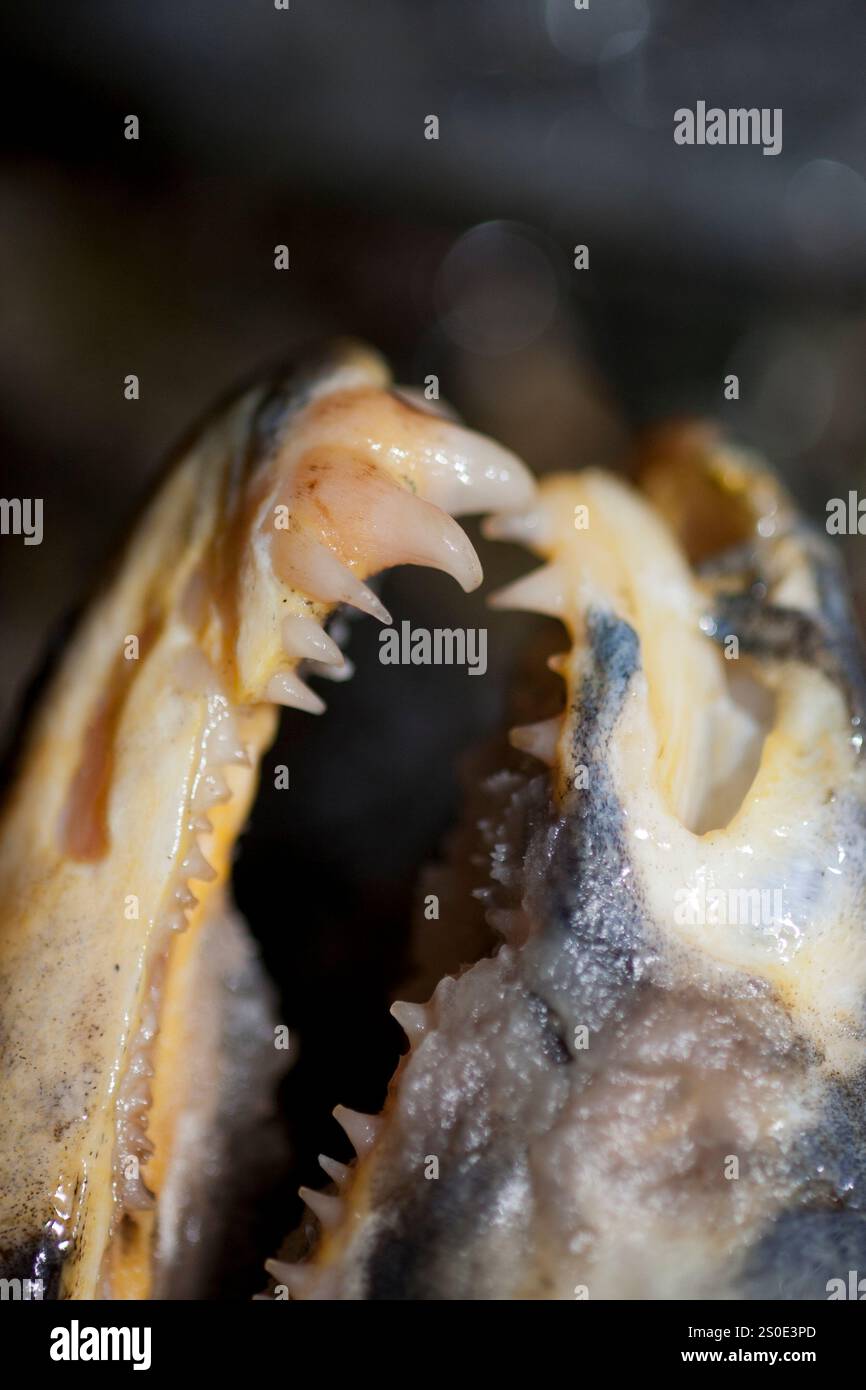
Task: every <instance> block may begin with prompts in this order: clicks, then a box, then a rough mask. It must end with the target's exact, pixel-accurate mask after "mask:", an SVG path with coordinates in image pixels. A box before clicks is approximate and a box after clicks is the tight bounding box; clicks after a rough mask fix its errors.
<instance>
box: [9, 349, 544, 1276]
mask: <svg viewBox="0 0 866 1390" xmlns="http://www.w3.org/2000/svg"><path fill="white" fill-rule="evenodd" d="M531 492H532V483H531V480H530V479H529V476H528V474H527V473H526V471H525V469H523V467H522V465H521V464H520V463H519V462H518V461H517V460H516V459H515V458H514V457H513V456H512V455H510V454H508V453H507V451H505V450H499V449H498V448H497V447H496V446H494V445H492V444H490V443H489V442H488V441H486V440H483V439H480V438H479V437H478V436H474V435H472V434H471V433H470V432H468V431H466V430H464V429H462V428H461V427H460V426H458V425H455V424H454V423H453V422H451V421H447V420H443V419H441V418H438V417H435V416H431V415H429V414H426V413H424V412H422V411H419V410H417V409H414V408H413V407H412V406H410V405H408V404H406V403H405V402H404V401H402V400H400V399H399V398H397V397H396V396H395V395H393V394H392V393H391V392H390V390H389V389H388V378H387V373H386V370H385V368H384V366H383V364H382V363H381V361H380V360H379V359H378V358H377V357H375V355H373V354H370V353H368V352H366V350H362V349H359V348H357V347H354V346H351V345H342V346H340V347H338V348H337V349H336V350H334V351H333V352H331V353H330V354H326V355H325V356H324V357H322V358H320V359H318V361H317V362H315V363H314V365H313V366H312V367H309V366H308V367H305V368H302V369H301V370H300V371H295V372H291V373H288V374H286V375H283V376H280V377H278V378H276V379H275V380H274V381H272V382H270V383H267V384H266V385H265V386H262V387H257V388H254V389H252V390H251V391H248V392H246V393H245V394H244V395H243V396H241V397H240V398H239V399H238V400H236V401H235V402H233V403H232V404H231V405H230V406H229V407H228V408H227V409H226V410H225V411H224V412H223V413H222V414H221V415H220V416H219V417H217V418H216V419H215V420H214V421H213V422H212V423H211V424H210V425H209V426H208V427H207V428H206V429H205V431H204V432H203V433H202V434H201V435H200V436H199V437H198V438H197V440H196V441H195V442H194V444H193V446H192V447H191V449H190V450H189V451H188V452H187V453H186V454H185V455H184V456H183V457H182V458H181V459H180V461H179V462H178V464H177V466H176V467H175V468H174V469H173V470H172V472H171V473H170V474H169V475H168V477H167V479H166V481H165V483H164V484H163V486H162V488H161V489H160V490H159V492H158V493H157V495H156V496H155V498H154V500H153V502H152V503H151V504H150V506H149V508H148V509H147V511H146V513H145V514H144V516H143V517H142V520H141V522H140V524H139V526H138V527H137V529H136V531H135V533H134V535H133V537H132V539H131V541H130V544H129V546H128V548H127V550H126V553H125V555H124V557H123V559H122V562H121V564H120V565H119V567H118V569H117V572H116V575H115V577H114V579H113V581H112V582H111V583H110V584H109V586H108V587H107V588H106V589H105V590H104V592H103V593H102V595H101V596H100V598H99V599H98V601H97V603H96V604H95V605H94V606H93V607H92V608H91V610H90V611H89V613H88V615H87V616H86V618H85V621H84V623H83V625H82V626H81V628H80V629H79V631H78V632H77V633H76V635H75V637H74V639H73V641H72V643H71V645H70V648H69V650H68V653H67V655H66V658H65V660H64V662H63V665H62V667H61V669H60V671H59V673H58V675H57V677H56V679H55V681H54V683H53V685H52V687H51V688H50V689H49V691H48V693H47V695H46V698H45V700H44V702H43V704H42V705H41V707H40V709H39V711H38V713H37V716H36V718H35V720H34V723H33V727H32V730H31V734H30V738H29V741H28V745H27V749H26V752H25V755H24V758H23V760H22V764H21V770H20V774H19V777H18V780H17V781H16V783H15V785H14V786H13V788H12V791H11V796H10V800H9V804H8V807H7V809H6V813H5V817H4V821H3V825H2V842H0V903H2V909H0V910H2V920H0V978H2V979H3V980H4V987H5V996H4V999H3V1010H4V1026H5V1028H6V1030H7V1032H8V1034H9V1040H10V1044H11V1045H10V1047H9V1049H8V1051H7V1053H6V1061H5V1063H4V1076H3V1082H4V1123H3V1126H2V1140H0V1218H2V1219H0V1228H2V1230H3V1233H4V1234H3V1239H2V1242H0V1244H2V1247H3V1249H4V1250H5V1252H6V1256H7V1259H8V1263H9V1265H10V1267H12V1266H13V1265H15V1266H16V1268H17V1265H18V1264H19V1263H20V1261H21V1259H23V1258H26V1260H27V1261H28V1262H30V1263H33V1262H34V1261H35V1263H36V1264H41V1267H46V1266H47V1264H51V1266H52V1268H53V1269H54V1270H55V1279H54V1285H55V1287H59V1288H61V1289H62V1292H63V1293H64V1294H65V1295H67V1296H72V1297H88V1296H92V1295H93V1294H94V1293H106V1292H111V1291H112V1289H114V1290H116V1291H123V1293H124V1294H125V1295H127V1296H128V1295H129V1294H130V1293H137V1294H139V1295H141V1294H146V1293H147V1291H148V1289H149V1288H150V1287H151V1254H152V1241H153V1235H154V1230H155V1223H154V1215H153V1211H152V1209H151V1208H152V1200H151V1195H150V1194H151V1193H154V1194H155V1197H156V1202H157V1208H158V1204H159V1200H160V1189H161V1187H164V1186H166V1185H170V1174H168V1172H167V1168H170V1164H171V1153H172V1149H173V1144H174V1137H175V1135H176V1132H177V1118H178V1115H177V1112H178V1095H177V1087H178V1085H179V1077H180V1069H181V1068H182V1061H183V1053H182V1051H180V1052H179V1051H178V1049H179V1048H180V1049H182V1048H183V1046H184V1044H183V1042H182V1036H183V1030H182V1029H180V1028H177V1029H174V1030H172V1029H169V1028H168V1027H167V1024H166V1022H165V1021H166V1019H169V1018H172V1019H177V1018H179V1017H181V1016H182V1014H183V1010H184V1009H185V1008H192V1007H194V1006H195V997H196V995H195V990H196V989H197V988H198V986H197V985H195V979H196V978H197V977H196V972H195V970H193V969H192V968H191V965H190V960H191V952H192V953H193V955H194V950H193V947H192V946H191V944H190V943H192V942H193V941H194V939H196V938H197V937H199V936H200V935H201V933H202V932H204V931H205V930H206V929H207V927H208V924H209V923H213V922H214V921H215V920H217V919H218V918H219V916H220V914H221V913H222V911H223V904H224V900H225V894H226V884H227V880H228V877H229V873H230V866H231V859H232V852H233V846H234V844H235V842H236V839H237V837H238V835H239V833H240V830H241V828H242V826H243V824H244V822H245V819H246V817H247V814H248V811H249V807H250V804H251V802H252V799H253V797H254V794H255V789H256V783H257V775H258V763H259V759H260V757H261V754H262V752H263V750H264V749H265V748H266V747H267V745H268V743H269V742H270V740H271V738H272V736H273V732H274V728H275V719H276V714H275V708H276V705H278V704H292V705H296V706H300V707H301V708H308V709H313V710H317V709H318V708H320V707H321V702H320V701H319V700H318V697H317V696H315V694H314V692H313V691H312V690H311V689H310V688H309V687H308V686H307V685H306V683H305V682H304V681H303V680H302V679H301V677H300V676H299V675H298V667H299V665H300V664H301V663H302V662H308V661H310V660H311V659H312V660H315V661H325V662H326V663H327V662H331V663H332V664H333V663H334V661H335V657H336V656H337V654H336V653H335V651H334V647H333V644H332V643H330V642H329V640H328V638H327V636H326V634H325V631H324V628H325V624H326V622H327V619H328V616H329V614H330V613H331V611H332V610H333V608H334V606H335V605H336V604H338V603H349V604H354V605H355V606H358V607H360V608H362V609H364V610H365V611H371V612H373V613H375V615H376V616H377V617H379V618H380V619H381V618H386V617H387V614H385V612H384V610H383V609H382V608H381V604H380V603H379V601H378V599H377V598H376V596H375V594H374V593H373V592H372V590H370V588H369V587H368V585H367V580H368V578H369V577H370V576H371V575H372V574H374V573H376V572H377V571H378V570H380V569H381V568H383V566H386V565H390V564H398V563H404V562H408V563H415V564H422V565H432V566H435V567H439V568H443V569H444V570H446V571H447V572H448V573H450V574H452V575H453V576H454V577H455V578H456V579H457V580H458V582H459V583H461V585H462V586H463V587H464V588H467V589H468V588H471V587H474V586H475V585H476V584H477V583H478V582H480V578H481V571H480V566H479V565H478V561H477V557H476V556H475V553H474V551H473V549H472V547H471V545H470V544H469V542H468V540H467V539H466V537H465V536H464V534H463V532H462V531H461V530H460V528H459V527H458V526H457V524H456V523H455V522H454V520H453V519H452V515H451V513H452V512H461V511H472V510H475V509H476V508H483V507H485V506H487V505H490V504H491V499H494V500H495V503H496V504H500V505H503V506H505V507H508V506H509V505H511V504H514V505H518V506H519V505H525V503H526V501H527V500H528V498H529V497H530V495H531ZM46 1019H50V1020H51V1026H50V1028H48V1027H46V1026H45V1020H46ZM151 1072H153V1075H151V1074H150V1073H151ZM154 1145H155V1146H156V1149H157V1150H158V1158H157V1157H155V1156H154V1153H153V1152H152V1148H153V1146H154ZM121 1217H124V1218H125V1231H124V1239H123V1241H122V1242H119V1241H118V1238H117V1237H118V1232H119V1230H120V1221H121ZM130 1222H131V1223H132V1225H133V1226H135V1228H136V1232H137V1235H136V1239H134V1240H133V1239H131V1238H130V1230H129V1225H130ZM28 1251H29V1252H35V1254H33V1259H32V1260H31V1257H30V1255H29V1254H27V1253H26V1252H28ZM125 1252H130V1253H128V1254H127V1253H125ZM132 1265H134V1266H135V1271H137V1272H130V1271H131V1266H132Z"/></svg>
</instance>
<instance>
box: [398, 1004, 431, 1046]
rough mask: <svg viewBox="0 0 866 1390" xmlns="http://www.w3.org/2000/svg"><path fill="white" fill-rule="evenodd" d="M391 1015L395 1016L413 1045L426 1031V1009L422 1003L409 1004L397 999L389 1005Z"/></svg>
mask: <svg viewBox="0 0 866 1390" xmlns="http://www.w3.org/2000/svg"><path fill="white" fill-rule="evenodd" d="M391 1016H392V1018H396V1020H397V1022H398V1023H399V1025H400V1027H401V1028H402V1029H403V1032H404V1033H405V1034H406V1037H407V1038H408V1039H409V1042H410V1043H411V1044H412V1046H413V1047H414V1046H415V1044H416V1043H419V1042H420V1041H421V1039H422V1038H423V1036H424V1034H425V1033H426V1032H427V1027H428V1019H427V1010H426V1008H425V1007H424V1005H423V1004H409V1003H407V1002H406V1001H405V1000H403V999H397V1000H396V1001H395V1002H394V1003H393V1004H392V1005H391Z"/></svg>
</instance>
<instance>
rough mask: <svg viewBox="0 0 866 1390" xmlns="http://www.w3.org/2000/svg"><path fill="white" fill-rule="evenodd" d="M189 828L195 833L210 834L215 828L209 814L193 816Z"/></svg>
mask: <svg viewBox="0 0 866 1390" xmlns="http://www.w3.org/2000/svg"><path fill="white" fill-rule="evenodd" d="M189 828H190V830H191V831H192V832H193V834H195V835H209V834H210V833H211V831H212V830H213V824H212V823H211V821H209V820H208V818H207V816H193V817H192V818H191V820H190V823H189Z"/></svg>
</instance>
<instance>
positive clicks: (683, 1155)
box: [268, 425, 866, 1300]
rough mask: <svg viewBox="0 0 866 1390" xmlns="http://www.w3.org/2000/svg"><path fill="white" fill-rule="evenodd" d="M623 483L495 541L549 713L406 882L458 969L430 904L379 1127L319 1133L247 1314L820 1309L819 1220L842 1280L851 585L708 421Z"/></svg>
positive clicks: (856, 840) (859, 776)
mask: <svg viewBox="0 0 866 1390" xmlns="http://www.w3.org/2000/svg"><path fill="white" fill-rule="evenodd" d="M637 471H638V475H639V479H640V484H641V486H640V489H639V490H635V489H633V488H631V487H629V486H628V485H626V484H624V483H623V482H622V481H621V480H620V479H617V478H613V477H611V476H609V475H605V474H601V473H599V472H597V471H595V470H588V471H585V472H581V473H577V474H570V475H562V476H561V477H552V478H545V479H543V480H542V481H541V483H540V487H539V494H538V496H537V498H536V499H535V501H534V503H533V505H532V506H531V507H529V508H527V509H525V510H524V511H521V512H516V513H511V514H509V515H508V516H507V517H498V516H495V515H494V516H493V517H492V518H491V519H489V520H488V521H487V522H486V523H485V528H484V529H485V531H486V533H487V535H488V536H490V537H491V538H493V539H497V540H512V541H517V542H519V543H522V544H524V545H528V546H529V548H530V549H532V550H533V551H534V552H535V553H536V554H537V555H538V556H539V557H540V558H541V560H542V562H543V563H542V566H541V568H540V569H537V570H534V571H533V572H532V573H530V574H529V575H528V576H526V577H525V578H524V579H522V580H518V581H517V582H516V583H515V584H513V585H510V586H509V587H508V588H507V589H506V590H505V591H503V592H502V593H501V594H499V595H497V596H495V597H494V599H493V602H494V605H495V606H497V607H499V606H502V607H508V608H517V609H524V610H528V611H530V612H533V613H538V614H543V615H546V616H547V617H549V618H555V619H557V620H558V621H559V622H561V623H563V624H564V626H565V629H566V632H567V635H568V639H569V646H568V648H567V649H566V651H565V652H561V653H559V654H558V655H557V656H555V657H553V659H552V662H551V666H552V669H553V670H554V671H555V672H556V674H557V676H558V677H560V678H561V679H562V681H563V682H564V685H565V701H564V707H563V708H561V710H560V712H559V713H557V714H555V715H554V716H552V717H548V718H545V719H542V720H532V721H531V722H530V723H528V724H521V725H519V726H517V727H516V728H513V729H512V731H511V735H510V742H511V745H512V749H513V750H514V751H513V754H512V757H511V760H510V761H509V760H508V758H507V756H506V755H505V754H500V762H499V764H498V766H497V770H496V771H495V772H494V773H493V774H492V775H491V776H489V777H487V778H486V779H484V780H483V781H482V783H481V785H480V787H477V788H476V789H475V791H474V793H473V794H471V795H470V796H469V798H468V803H467V810H466V817H465V822H464V826H463V830H462V831H461V832H460V833H458V834H457V835H456V836H455V837H454V840H453V844H452V851H453V852H452V853H451V854H450V855H449V856H448V858H447V860H446V862H445V864H444V865H442V866H440V867H439V869H438V870H437V871H436V876H435V877H434V878H433V879H432V880H431V881H432V882H434V883H436V884H438V885H439V886H440V888H441V890H442V893H443V899H445V900H447V901H448V903H449V908H453V915H451V920H450V922H449V924H448V925H447V926H446V927H445V932H446V933H448V934H450V935H451V937H452V949H451V960H450V961H449V960H448V958H447V957H448V951H447V949H444V948H443V943H442V931H443V925H442V923H441V922H440V921H438V920H437V921H435V922H431V921H427V920H425V919H424V917H423V913H421V914H419V918H418V922H417V924H416V933H415V945H416V952H417V957H418V959H419V960H420V961H422V962H424V961H426V962H427V964H428V969H427V970H426V972H422V973H426V976H427V978H426V979H422V980H418V979H416V981H415V982H414V986H413V988H412V989H411V990H410V991H407V997H406V998H405V999H403V1000H402V1001H398V1002H397V1003H395V1004H394V1005H393V1007H392V1013H393V1015H394V1016H395V1018H396V1019H397V1021H398V1022H399V1023H400V1025H401V1027H402V1028H403V1030H404V1031H405V1034H406V1037H407V1039H408V1044H409V1046H408V1051H407V1052H406V1053H405V1054H404V1056H403V1058H402V1060H401V1061H400V1063H399V1066H398V1068H397V1071H396V1073H395V1074H394V1076H393V1078H392V1080H391V1083H390V1086H389V1089H388V1094H387V1098H386V1101H385V1104H384V1107H383V1110H382V1112H381V1113H380V1114H377V1115H371V1116H365V1115H361V1114H357V1113H354V1112H351V1111H346V1110H345V1109H344V1108H342V1107H339V1108H338V1110H337V1111H335V1112H334V1113H335V1117H336V1118H337V1119H338V1120H339V1122H340V1124H341V1125H342V1126H343V1127H344V1129H345V1131H346V1133H347V1135H348V1137H349V1139H350V1141H351V1143H352V1145H353V1147H354V1149H355V1151H356V1154H357V1157H356V1159H355V1161H354V1162H353V1163H352V1164H351V1165H350V1166H347V1165H344V1164H339V1163H335V1162H334V1161H333V1160H331V1159H327V1158H325V1159H323V1160H322V1167H323V1169H324V1171H325V1173H326V1175H327V1176H328V1177H329V1178H330V1179H331V1180H332V1182H331V1185H330V1186H329V1187H328V1188H327V1189H326V1190H324V1191H322V1192H316V1191H311V1190H309V1189H303V1190H302V1196H303V1198H304V1200H305V1201H306V1203H307V1205H308V1213H309V1214H308V1217H307V1219H306V1221H305V1222H304V1223H303V1225H302V1228H301V1230H300V1231H299V1232H296V1233H295V1234H294V1235H293V1236H292V1237H291V1238H290V1240H289V1241H288V1242H287V1245H286V1247H285V1248H284V1250H283V1251H282V1252H281V1255H280V1257H279V1258H277V1259H274V1260H272V1261H270V1262H269V1265H268V1268H269V1272H270V1274H271V1276H272V1280H273V1284H272V1286H271V1295H272V1296H275V1297H277V1298H289V1299H301V1300H304V1299H328V1300H329V1299H352V1300H354V1299H361V1300H368V1299H373V1300H377V1299H386V1300H394V1299H474V1298H483V1299H489V1298H493V1299H503V1298H505V1299H510V1298H520V1299H523V1298H544V1299H547V1298H556V1299H565V1298H568V1299H574V1298H586V1297H592V1298H598V1297H601V1298H659V1297H662V1298H691V1297H695V1296H699V1297H707V1298H725V1299H727V1298H744V1297H754V1296H758V1297H790V1296H795V1297H817V1296H823V1288H824V1280H825V1278H826V1276H827V1273H828V1269H829V1272H830V1273H831V1274H832V1273H833V1269H832V1268H831V1267H830V1266H826V1267H825V1266H824V1265H820V1266H818V1265H815V1264H814V1262H813V1264H810V1263H809V1253H808V1249H807V1248H805V1246H804V1244H803V1243H804V1242H807V1241H808V1238H809V1231H810V1230H811V1229H812V1228H813V1227H814V1226H815V1223H820V1226H821V1240H822V1249H824V1250H825V1251H830V1252H832V1251H833V1250H835V1251H836V1253H837V1255H838V1258H839V1259H842V1257H843V1254H844V1256H845V1258H848V1254H847V1253H845V1252H849V1253H850V1248H851V1242H852V1240H855V1241H856V1240H857V1239H859V1240H860V1241H861V1243H862V1240H863V1233H862V1231H860V1226H862V1222H860V1225H858V1224H857V1219H856V1218H857V1209H858V1204H859V1202H860V1200H861V1199H862V1196H863V1191H862V1188H861V1187H860V1186H858V1185H857V1184H855V1185H854V1186H855V1188H856V1191H852V1186H851V1180H850V1171H849V1165H848V1160H846V1159H845V1157H844V1155H845V1154H846V1153H847V1154H848V1159H850V1158H851V1157H852V1151H851V1134H850V1109H849V1111H848V1118H846V1119H842V1118H840V1115H841V1110H842V1108H843V1107H842V1106H841V1105H840V1101H839V1088H840V1087H841V1088H843V1089H844V1090H845V1091H846V1094H847V1093H848V1092H850V1089H851V1087H853V1088H854V1090H855V1092H856V1093H857V1094H859V1095H862V1081H863V1076H864V1068H863V1039H864V1018H863V1006H862V1000H863V997H864V989H866V974H864V953H863V950H862V947H861V944H860V929H859V927H858V925H857V924H858V922H859V921H860V920H861V914H862V907H863V902H864V878H863V868H862V865H863V859H862V854H861V851H860V845H861V836H862V812H861V810H860V807H861V806H862V795H863V789H864V774H863V768H862V762H861V757H860V744H861V737H860V732H859V730H860V720H861V713H860V711H861V703H860V696H859V691H860V688H861V680H862V676H861V674H860V673H861V670H862V667H861V664H860V656H859V644H858V640H857V637H856V633H855V630H854V627H853V624H852V622H851V617H850V613H849V611H848V608H847V603H846V600H845V597H844V583H843V581H842V579H841V576H840V573H839V569H838V565H837V562H836V558H835V556H833V554H832V552H831V551H830V550H829V548H828V546H827V543H826V541H825V540H824V539H823V538H822V537H820V536H817V535H816V534H814V533H813V532H811V531H810V529H809V528H808V527H807V526H805V525H804V523H803V522H802V520H801V519H800V518H799V517H798V515H797V513H796V510H795V509H794V507H793V505H792V504H791V502H790V500H789V499H788V498H787V496H786V495H785V493H784V491H783V490H782V489H781V488H780V486H779V485H778V483H777V482H776V481H775V479H774V478H773V477H772V475H771V474H770V473H769V472H768V471H767V470H766V468H765V467H764V466H763V465H762V464H761V463H760V461H758V460H756V459H754V458H752V457H750V456H748V455H747V454H745V453H744V452H743V451H740V450H736V449H733V448H731V447H730V446H728V445H726V444H725V443H724V442H723V441H722V440H721V439H720V438H719V437H718V436H717V435H716V434H714V433H713V432H712V431H710V430H708V429H707V428H705V427H702V426H701V427H698V426H694V425H688V426H681V427H679V428H677V429H674V430H668V431H666V432H664V433H661V434H657V435H655V436H652V437H650V438H649V439H648V440H647V441H646V443H645V444H644V446H643V447H642V449H641V451H640V455H639V458H638V461H637ZM794 807H797V808H802V809H803V814H802V815H798V814H797V813H796V812H795V811H794ZM840 855H841V857H839V856H840ZM837 860H838V862H836V861H837ZM828 862H829V863H831V865H832V868H831V872H830V873H829V874H828V872H827V868H826V865H827V864H828ZM467 864H469V865H474V875H473V869H472V868H469V869H468V871H467ZM479 866H481V867H479ZM428 886H429V885H428ZM425 891H426V888H425ZM473 892H474V894H475V897H476V900H480V901H481V903H482V906H483V911H484V916H485V924H484V928H481V929H479V927H478V924H477V921H475V922H474V923H473V924H469V923H468V922H467V918H468V916H469V913H470V909H469V907H468V905H467V899H468V898H469V896H470V895H471V894H472V893H473ZM461 902H462V904H463V906H462V908H461V906H460V904H461ZM455 905H456V906H455ZM461 911H462V917H463V920H462V921H461V920H460V918H461ZM455 919H456V920H455ZM485 928H486V932H487V935H486V937H485ZM433 937H438V939H437V940H436V943H435V945H434V944H433V942H432V938H433ZM431 963H433V969H432V971H431V969H430V968H429V967H430V964H431ZM443 967H444V968H443ZM437 970H438V971H439V972H440V975H441V977H440V978H439V980H438V983H436V971H437ZM431 984H435V988H433V992H432V994H430V986H431ZM860 1113H861V1117H862V1108H861V1111H860ZM858 1124H859V1126H860V1128H859V1129H858V1131H857V1132H858V1133H861V1131H862V1118H861V1120H860V1121H858ZM858 1142H859V1141H858ZM741 1174H742V1175H744V1176H745V1177H746V1180H745V1181H740V1176H741ZM833 1213H836V1214H837V1219H835V1221H834V1219H833ZM801 1218H802V1219H801ZM798 1223H799V1224H798ZM810 1223H811V1225H810ZM791 1229H793V1230H794V1231H795V1235H794V1236H793V1237H792V1236H790V1235H789V1232H790V1230H791ZM783 1232H784V1239H783V1238H782V1235H781V1233H783ZM797 1232H799V1237H798V1236H797V1234H796V1233H797ZM858 1232H860V1234H859V1236H858V1234H857V1233H858ZM798 1239H799V1244H798ZM792 1257H796V1258H799V1259H800V1261H801V1264H802V1277H800V1275H798V1276H797V1277H796V1278H794V1279H793V1286H794V1287H796V1288H797V1289H799V1292H795V1293H794V1294H791V1293H790V1292H789V1291H788V1290H790V1288H791V1287H792V1278H791V1273H790V1265H791V1260H792ZM827 1259H830V1255H827ZM840 1267H841V1266H840ZM846 1267H847V1266H846ZM836 1272H838V1271H836Z"/></svg>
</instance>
